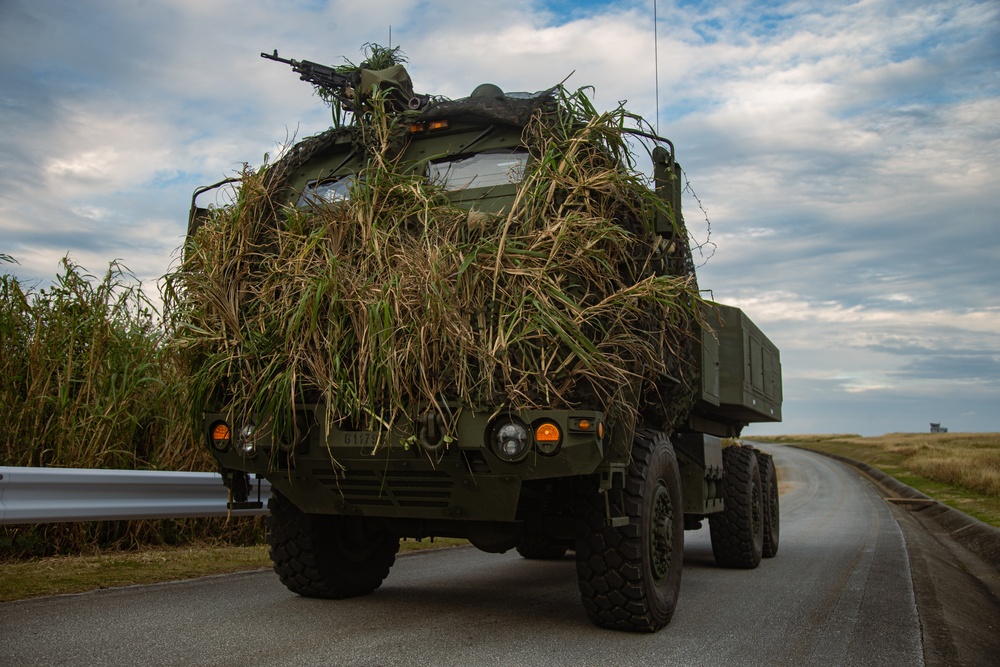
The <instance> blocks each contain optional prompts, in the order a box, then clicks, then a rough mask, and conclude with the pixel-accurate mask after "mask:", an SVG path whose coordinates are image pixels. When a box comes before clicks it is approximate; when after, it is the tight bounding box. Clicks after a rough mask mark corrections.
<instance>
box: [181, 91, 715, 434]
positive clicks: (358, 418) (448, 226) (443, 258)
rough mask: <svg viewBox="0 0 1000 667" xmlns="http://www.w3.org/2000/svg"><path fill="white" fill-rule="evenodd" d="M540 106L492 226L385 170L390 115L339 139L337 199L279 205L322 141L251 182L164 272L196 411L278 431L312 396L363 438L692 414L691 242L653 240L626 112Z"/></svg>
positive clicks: (662, 422)
mask: <svg viewBox="0 0 1000 667" xmlns="http://www.w3.org/2000/svg"><path fill="white" fill-rule="evenodd" d="M552 99H553V102H555V104H553V108H554V110H553V111H552V112H550V113H536V114H535V115H534V117H533V118H532V120H531V121H530V122H529V123H528V125H527V127H526V129H525V132H524V137H525V144H526V145H527V146H528V147H529V149H530V151H531V155H532V159H531V161H530V164H529V167H528V169H527V172H526V174H525V175H524V178H523V180H522V181H521V183H520V184H519V186H518V191H517V196H516V200H515V202H514V204H513V206H512V208H511V210H510V213H509V214H508V215H504V216H495V215H489V214H485V213H482V212H476V211H473V212H469V211H467V210H464V209H462V208H459V207H456V206H455V205H454V204H452V203H450V202H449V200H448V199H447V198H446V196H445V193H444V192H442V191H441V190H440V189H438V188H437V187H435V186H433V185H432V184H429V183H427V182H426V180H425V179H424V178H422V177H421V176H420V175H417V174H413V173H412V170H408V169H405V168H404V166H403V165H400V164H397V162H396V161H395V159H394V158H393V157H392V156H393V155H394V151H393V150H391V149H390V148H389V147H392V146H396V145H398V144H399V137H400V130H399V129H398V128H397V126H396V123H394V122H393V119H392V117H391V116H386V115H380V114H374V115H372V116H371V117H369V118H367V119H366V120H364V122H361V123H358V124H357V126H356V127H355V128H353V129H352V131H354V132H356V133H359V134H360V135H363V143H364V144H366V145H367V146H369V147H371V149H372V150H370V163H369V166H368V167H367V169H366V171H365V173H364V174H362V177H361V178H358V179H356V181H355V184H354V185H353V186H352V190H351V196H350V198H349V200H347V201H344V202H338V203H337V204H336V205H332V206H322V207H319V206H317V207H313V208H308V209H301V208H300V209H296V208H293V207H290V206H285V205H284V204H282V203H281V202H284V201H286V197H287V193H283V192H282V187H281V186H282V177H281V176H280V175H281V174H283V173H287V168H288V166H289V162H291V163H300V162H302V161H303V160H304V159H307V158H308V153H310V152H312V151H314V150H318V149H319V147H320V146H321V145H322V144H323V143H325V142H327V141H329V140H330V137H331V136H332V135H330V134H329V133H328V134H327V135H321V136H320V138H318V139H314V140H307V141H306V142H304V143H303V144H302V147H300V148H299V149H298V150H293V151H292V152H291V153H290V154H289V155H288V156H287V157H286V158H285V163H284V164H283V163H281V162H279V163H278V164H277V165H275V166H273V167H266V168H262V169H261V170H259V171H257V172H251V171H247V172H246V173H245V174H244V175H243V183H242V187H241V190H240V193H239V197H238V200H237V201H236V203H235V204H234V205H232V206H231V207H228V208H224V209H218V210H215V211H214V212H213V215H212V217H211V219H210V220H209V221H208V222H207V223H206V224H205V225H203V226H202V227H201V228H200V229H199V231H198V232H197V234H196V235H195V237H194V238H193V239H191V240H189V243H188V246H187V248H186V253H185V254H186V257H185V261H184V264H183V266H182V267H181V268H180V269H179V270H178V271H177V273H176V274H175V275H174V276H173V277H172V279H171V283H172V285H173V287H174V290H175V291H174V294H173V297H172V299H170V302H169V304H168V305H169V306H170V308H171V310H172V317H173V323H174V326H175V327H176V329H177V334H178V335H177V338H178V340H180V341H181V344H182V345H183V346H184V348H185V350H186V352H187V355H188V359H189V360H190V362H191V364H192V372H193V374H194V380H195V409H196V410H197V411H200V410H201V409H202V407H203V406H206V405H210V406H212V407H213V408H214V409H220V408H221V409H225V410H227V411H228V410H232V411H233V412H234V413H235V414H238V415H247V414H262V413H263V414H270V415H274V416H275V422H276V424H275V425H276V427H277V428H279V429H284V428H289V429H290V428H291V426H290V424H287V423H285V422H288V421H290V420H288V419H282V415H290V414H292V412H291V410H290V408H292V407H293V406H294V405H296V404H300V403H302V402H314V401H317V400H319V401H321V402H322V403H324V404H325V405H326V407H327V410H328V411H329V414H330V417H331V418H332V420H333V422H335V423H340V424H342V425H344V426H347V427H351V428H357V429H370V430H381V429H382V428H384V426H385V425H386V424H389V423H394V424H396V425H397V426H399V427H401V428H404V429H406V428H410V427H412V424H413V420H415V419H416V418H417V417H418V416H419V415H420V414H422V413H424V412H426V411H427V410H428V409H437V410H438V411H439V412H441V414H442V415H443V416H445V417H446V423H447V418H448V416H449V415H452V414H454V410H455V409H456V408H457V407H461V408H462V409H473V410H477V411H479V410H482V411H489V412H492V411H493V410H495V409H497V408H503V409H511V410H519V409H523V408H533V407H545V408H572V407H581V408H590V409H603V410H605V411H606V412H607V413H609V416H610V417H611V418H613V419H618V420H624V421H625V423H628V424H631V423H632V420H633V419H634V418H635V417H636V416H637V414H641V416H642V417H643V418H645V419H646V420H647V421H649V420H653V421H655V422H656V426H657V427H660V428H663V429H665V430H667V429H669V428H670V427H671V426H672V425H673V424H674V423H676V422H677V420H678V419H680V418H683V417H686V414H687V410H688V408H689V407H690V401H691V395H692V392H691V391H690V389H689V387H691V386H694V382H695V377H694V373H695V372H696V369H695V368H694V367H693V366H691V365H690V364H689V363H688V362H686V361H682V360H687V359H691V358H692V355H691V353H690V351H691V349H692V345H693V344H694V343H693V338H692V335H691V334H692V332H693V326H694V320H695V317H696V315H695V313H696V312H697V302H698V293H697V287H696V285H695V283H694V276H693V273H692V274H688V275H681V276H670V275H665V274H666V272H667V269H666V267H668V266H676V265H677V264H678V262H677V261H676V259H677V257H684V256H687V252H688V250H687V238H686V234H685V232H684V230H683V227H682V226H681V225H678V229H677V230H676V232H677V233H676V235H675V238H676V239H678V242H669V241H665V240H663V239H661V238H660V237H658V236H656V235H655V234H653V233H652V225H653V222H652V221H653V218H654V216H655V214H656V211H657V210H659V211H660V212H661V214H662V213H663V212H664V209H663V206H664V205H663V204H662V203H661V202H660V200H659V199H657V198H656V197H655V195H653V194H652V193H651V192H650V191H649V189H648V188H647V187H646V185H645V183H644V182H643V178H642V176H641V175H639V174H636V173H635V172H634V170H632V169H630V168H622V165H626V167H628V166H630V165H631V159H630V157H629V154H628V150H627V144H626V142H625V141H624V139H623V134H624V128H625V123H626V121H628V122H631V121H632V120H634V117H633V116H631V115H630V114H628V113H627V112H625V111H624V110H621V109H618V110H616V111H613V112H609V113H603V114H601V113H597V112H596V111H595V110H594V109H593V107H592V106H591V105H590V102H589V100H588V99H587V98H586V96H585V95H583V94H582V93H576V94H567V93H565V92H564V91H562V90H561V89H558V90H557V91H556V93H555V95H554V96H553V98H552ZM341 131H344V129H342V130H341ZM324 136H325V138H324ZM680 264H681V265H684V264H685V262H683V261H682V262H680Z"/></svg>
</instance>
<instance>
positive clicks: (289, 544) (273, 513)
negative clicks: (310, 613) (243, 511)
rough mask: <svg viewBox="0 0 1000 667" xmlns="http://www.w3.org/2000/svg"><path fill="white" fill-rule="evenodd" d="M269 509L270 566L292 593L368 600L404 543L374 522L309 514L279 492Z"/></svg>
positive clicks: (274, 496)
mask: <svg viewBox="0 0 1000 667" xmlns="http://www.w3.org/2000/svg"><path fill="white" fill-rule="evenodd" d="M267 507H268V509H269V510H270V514H269V515H268V517H267V543H268V544H269V545H270V550H269V554H270V556H271V562H272V563H273V565H274V571H275V572H276V573H277V574H278V577H279V578H280V579H281V583H283V584H284V585H285V587H286V588H288V590H290V591H292V592H293V593H298V594H299V595H302V596H305V597H310V598H329V599H342V598H350V597H356V596H358V595H367V594H368V593H371V592H372V591H374V590H375V589H376V588H378V587H379V586H380V585H381V584H382V581H383V580H384V579H385V578H386V576H387V575H388V574H389V568H390V567H392V564H393V563H394V562H395V561H396V552H397V551H399V538H398V537H396V536H395V535H393V534H391V533H389V532H387V531H385V530H381V529H379V527H378V526H377V525H373V524H372V523H371V522H370V521H369V522H368V523H365V520H364V519H362V518H360V517H342V516H331V515H326V514H306V513H305V512H303V511H301V510H300V509H299V508H298V507H296V506H295V505H293V504H292V502H291V501H290V500H288V499H287V498H285V497H284V496H283V495H281V494H280V493H278V492H277V491H274V490H272V495H271V499H270V500H269V501H268V503H267Z"/></svg>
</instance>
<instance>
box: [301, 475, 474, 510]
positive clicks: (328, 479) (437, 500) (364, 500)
mask: <svg viewBox="0 0 1000 667" xmlns="http://www.w3.org/2000/svg"><path fill="white" fill-rule="evenodd" d="M313 475H314V476H315V477H316V479H317V480H318V481H320V482H321V483H323V484H324V485H325V486H327V487H328V488H329V489H330V490H332V491H334V492H335V493H337V494H343V496H344V500H345V501H346V502H347V503H350V504H353V505H366V506H369V507H428V508H447V507H448V503H449V501H450V499H451V490H452V486H454V483H453V482H452V479H451V477H449V476H448V473H445V472H441V471H439V470H407V471H391V470H390V471H381V470H352V471H350V472H348V473H345V474H344V475H343V476H341V477H339V478H338V477H336V476H335V475H332V474H331V473H330V471H329V470H315V471H313Z"/></svg>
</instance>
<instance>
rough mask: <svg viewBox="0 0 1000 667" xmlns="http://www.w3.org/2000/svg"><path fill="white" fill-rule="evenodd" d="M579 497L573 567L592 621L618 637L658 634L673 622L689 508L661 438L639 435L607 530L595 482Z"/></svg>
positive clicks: (646, 433) (601, 496) (659, 435)
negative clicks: (619, 521) (620, 521)
mask: <svg viewBox="0 0 1000 667" xmlns="http://www.w3.org/2000/svg"><path fill="white" fill-rule="evenodd" d="M588 482H589V485H588V487H587V488H586V489H585V490H584V491H583V493H582V494H581V498H580V513H579V529H578V530H579V535H578V538H577V544H576V568H577V576H578V581H579V585H580V594H581V597H582V598H583V606H584V609H585V610H586V612H587V616H588V617H589V618H590V620H591V621H592V622H593V623H594V624H595V625H599V626H601V627H604V628H610V629H614V630H631V631H633V632H655V631H657V630H659V629H660V628H662V627H663V626H665V625H666V624H667V623H669V622H670V618H671V617H672V616H673V613H674V608H675V607H676V606H677V596H678V594H679V592H680V585H681V569H682V565H683V560H684V506H683V504H682V502H681V486H680V472H679V469H678V465H677V457H676V454H675V453H674V449H673V447H672V446H671V444H670V441H669V440H668V439H667V437H666V436H665V435H664V434H662V433H654V432H651V431H638V432H637V433H636V434H635V437H634V439H633V444H632V461H631V463H630V464H629V467H628V471H627V473H626V477H625V488H624V489H620V490H617V489H612V490H611V491H609V492H608V493H610V494H611V498H610V499H609V500H610V506H611V513H612V516H621V515H622V514H624V516H626V517H627V518H628V520H629V522H628V525H625V526H621V527H614V526H609V525H607V521H606V517H607V504H606V502H605V500H606V499H605V494H604V493H600V492H599V489H598V485H597V483H596V481H593V480H588Z"/></svg>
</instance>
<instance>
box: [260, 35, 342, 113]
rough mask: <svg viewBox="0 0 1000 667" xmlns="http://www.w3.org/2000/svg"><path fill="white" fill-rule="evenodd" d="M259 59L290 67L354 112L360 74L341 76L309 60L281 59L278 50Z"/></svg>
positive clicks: (331, 68)
mask: <svg viewBox="0 0 1000 667" xmlns="http://www.w3.org/2000/svg"><path fill="white" fill-rule="evenodd" d="M260 57H261V58H267V59H268V60H273V61H275V62H279V63H285V64H286V65H291V67H292V71H294V72H295V73H296V74H298V75H299V78H300V79H301V80H303V81H308V82H309V83H311V84H313V85H314V86H319V87H320V88H322V89H323V90H324V91H326V92H327V93H328V94H329V95H331V96H333V97H334V98H336V99H337V100H339V101H340V102H342V103H343V104H344V107H345V108H346V109H347V110H348V111H353V110H354V89H355V88H357V86H358V83H359V82H360V81H361V74H360V72H357V71H355V72H350V73H348V74H341V73H340V72H338V71H337V70H336V69H334V68H333V67H330V66H329V65H321V64H319V63H314V62H312V61H311V60H295V59H293V58H282V57H280V56H279V55H278V50H277V49H275V50H274V53H261V54H260Z"/></svg>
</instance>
